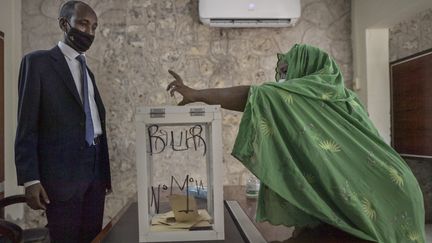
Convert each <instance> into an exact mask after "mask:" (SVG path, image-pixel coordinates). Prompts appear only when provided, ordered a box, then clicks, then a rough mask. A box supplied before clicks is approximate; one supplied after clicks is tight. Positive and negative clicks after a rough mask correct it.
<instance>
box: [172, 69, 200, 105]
mask: <svg viewBox="0 0 432 243" xmlns="http://www.w3.org/2000/svg"><path fill="white" fill-rule="evenodd" d="M168 72H169V73H170V74H171V75H172V76H173V77H174V78H175V80H174V81H172V82H171V83H170V84H168V87H167V91H169V92H170V94H171V96H173V95H174V92H179V93H180V94H181V95H182V96H183V100H182V101H180V103H178V105H186V104H189V103H192V102H196V101H197V100H196V97H195V96H196V90H194V89H192V88H190V87H188V86H186V85H184V83H183V80H182V78H181V77H180V75H178V74H177V73H175V72H174V71H172V70H168Z"/></svg>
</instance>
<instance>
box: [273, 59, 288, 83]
mask: <svg viewBox="0 0 432 243" xmlns="http://www.w3.org/2000/svg"><path fill="white" fill-rule="evenodd" d="M281 58H282V55H280V54H278V62H277V65H276V75H275V79H276V81H277V82H279V80H281V79H282V80H285V78H286V75H287V72H288V64H287V63H285V62H284V61H282V59H281Z"/></svg>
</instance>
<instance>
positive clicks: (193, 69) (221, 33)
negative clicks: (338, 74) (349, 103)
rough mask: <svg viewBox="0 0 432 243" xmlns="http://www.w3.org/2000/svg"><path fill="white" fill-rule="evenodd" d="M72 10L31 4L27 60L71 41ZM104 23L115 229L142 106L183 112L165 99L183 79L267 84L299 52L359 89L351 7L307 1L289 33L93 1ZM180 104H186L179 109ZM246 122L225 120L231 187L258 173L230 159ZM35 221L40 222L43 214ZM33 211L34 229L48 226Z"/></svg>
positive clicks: (178, 2) (142, 5)
mask: <svg viewBox="0 0 432 243" xmlns="http://www.w3.org/2000/svg"><path fill="white" fill-rule="evenodd" d="M61 2H63V1H58V0H23V2H22V7H23V10H22V21H23V29H22V30H23V52H24V53H26V52H29V51H32V50H36V49H48V48H51V47H52V46H54V45H55V44H56V43H57V42H58V40H59V39H60V38H61V37H62V33H61V30H60V29H59V27H58V23H57V17H58V8H59V6H60V4H61ZM86 2H88V3H89V5H90V6H92V7H93V8H94V9H95V11H96V13H97V14H98V16H99V27H98V30H97V34H96V39H95V43H94V45H93V46H92V48H91V49H90V51H89V52H88V54H87V55H88V63H89V66H90V68H91V69H92V71H93V72H94V73H95V75H96V80H97V83H98V87H99V89H100V91H101V95H102V98H103V100H104V102H105V106H106V108H107V129H108V136H109V138H110V142H109V146H110V155H111V168H112V175H113V186H114V193H113V194H112V195H110V196H109V197H108V198H107V203H106V220H108V219H109V218H111V217H112V216H113V215H115V213H116V212H118V210H119V209H120V208H121V206H122V205H124V204H125V203H126V201H127V199H128V197H131V196H133V195H134V194H135V192H136V185H135V184H136V183H135V180H136V169H135V125H134V112H135V107H137V106H143V105H167V104H175V100H173V99H171V98H170V97H169V95H168V94H167V93H166V92H165V87H166V85H167V84H168V83H169V82H170V81H171V80H172V78H171V77H170V76H169V74H168V73H167V69H174V70H176V71H177V72H178V73H180V74H181V75H182V76H183V77H184V80H185V81H186V82H187V84H189V85H191V86H192V87H195V88H206V87H224V86H232V85H242V84H259V83H261V82H263V81H271V80H273V79H274V68H275V63H276V55H275V54H276V53H278V52H286V51H288V50H289V49H290V47H291V46H292V45H293V44H295V43H308V44H313V45H316V46H318V47H321V48H322V49H324V50H327V51H328V52H330V53H331V54H332V55H333V56H334V58H335V59H336V60H337V62H338V63H339V65H340V66H341V68H342V71H343V73H344V75H345V78H346V82H347V86H349V87H350V86H351V83H352V82H351V80H352V51H351V15H350V8H351V6H350V3H351V2H350V1H349V0H302V1H301V2H302V17H301V19H300V20H299V22H298V24H297V26H295V27H293V28H283V29H217V28H209V27H207V26H204V25H202V24H200V22H199V19H198V1H197V0H163V1H161V0H88V1H86ZM178 101H179V100H178ZM240 118H241V113H238V112H231V111H224V112H223V142H224V154H223V160H224V170H225V179H224V183H225V184H244V183H245V181H246V179H247V177H248V176H249V172H248V171H247V170H246V169H245V168H244V167H243V166H242V165H241V164H240V163H239V162H238V161H236V160H235V159H234V158H233V157H232V156H231V155H230V151H231V148H232V146H233V143H234V139H235V136H236V134H237V128H238V124H239V121H240ZM35 214H36V215H35ZM37 214H39V213H38V212H34V211H31V212H28V214H27V215H28V218H29V220H27V221H28V222H29V224H32V225H35V224H39V225H41V224H43V223H44V222H39V221H38V220H39V218H40V217H36V216H37Z"/></svg>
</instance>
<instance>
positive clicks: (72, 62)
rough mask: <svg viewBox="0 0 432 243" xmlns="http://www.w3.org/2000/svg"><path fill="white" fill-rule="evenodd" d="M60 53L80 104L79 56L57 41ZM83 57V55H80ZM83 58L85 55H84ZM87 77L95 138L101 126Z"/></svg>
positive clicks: (36, 181) (33, 182) (28, 183)
mask: <svg viewBox="0 0 432 243" xmlns="http://www.w3.org/2000/svg"><path fill="white" fill-rule="evenodd" d="M57 46H58V47H59V48H60V50H61V52H62V53H63V55H64V56H65V59H66V62H67V64H68V66H69V70H70V71H71V73H72V77H73V79H74V81H75V85H76V88H77V91H78V94H79V96H80V98H81V102H82V100H83V94H82V93H83V91H82V83H83V81H82V78H81V77H82V76H81V64H80V62H79V61H78V60H77V59H76V57H77V56H79V55H80V54H79V53H78V52H77V51H75V50H74V49H73V48H72V47H70V46H68V45H67V44H66V43H64V42H62V41H59V43H58V45H57ZM82 55H84V54H82ZM84 56H85V55H84ZM86 75H87V80H88V82H87V83H88V96H89V105H90V112H91V116H92V121H93V130H94V135H95V137H97V136H99V135H102V126H101V121H100V117H99V111H98V108H97V105H96V101H95V98H94V87H93V82H91V80H92V79H91V77H90V75H89V74H88V72H86ZM39 182H40V181H39V180H34V181H29V182H26V183H24V187H28V186H31V185H34V184H36V183H39Z"/></svg>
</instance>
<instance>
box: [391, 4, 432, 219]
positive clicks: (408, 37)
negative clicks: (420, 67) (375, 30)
mask: <svg viewBox="0 0 432 243" xmlns="http://www.w3.org/2000/svg"><path fill="white" fill-rule="evenodd" d="M389 38H390V49H389V52H390V61H396V60H398V59H402V58H404V57H407V56H410V55H413V54H416V53H419V52H422V51H425V50H428V49H431V48H432V9H427V10H425V11H423V12H422V13H420V14H419V15H417V16H416V17H414V18H412V19H409V20H406V21H404V22H402V23H399V24H398V25H396V26H394V27H392V28H390V33H389ZM405 160H406V161H407V163H408V165H409V166H410V167H411V169H412V170H413V172H414V175H415V176H416V177H417V180H418V181H419V184H420V187H421V189H422V191H423V197H424V202H425V210H426V221H427V222H429V223H431V222H432V179H431V178H432V159H414V158H406V159H405Z"/></svg>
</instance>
